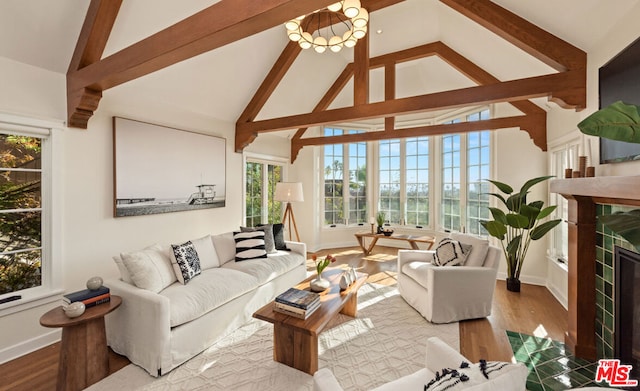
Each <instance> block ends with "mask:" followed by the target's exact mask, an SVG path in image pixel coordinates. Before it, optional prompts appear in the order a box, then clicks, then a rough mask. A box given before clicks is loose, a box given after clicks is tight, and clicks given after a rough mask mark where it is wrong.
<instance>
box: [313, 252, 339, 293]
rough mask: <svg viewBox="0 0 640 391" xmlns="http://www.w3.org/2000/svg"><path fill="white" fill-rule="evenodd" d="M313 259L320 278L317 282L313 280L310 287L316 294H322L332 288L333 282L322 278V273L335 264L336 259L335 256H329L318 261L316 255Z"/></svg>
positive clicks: (317, 278)
mask: <svg viewBox="0 0 640 391" xmlns="http://www.w3.org/2000/svg"><path fill="white" fill-rule="evenodd" d="M311 259H313V262H315V264H316V272H317V273H318V276H317V277H316V279H315V280H311V282H310V283H309V286H310V287H311V290H312V291H314V292H322V291H324V290H325V289H327V288H329V287H330V286H331V282H329V280H325V279H324V278H322V271H323V270H324V269H325V268H326V267H327V266H329V264H331V263H333V262H335V261H336V258H335V257H334V256H333V255H331V254H328V255H327V256H326V257H324V259H323V260H321V261H318V258H317V256H316V255H315V254H314V255H313V256H311Z"/></svg>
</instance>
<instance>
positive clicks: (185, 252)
mask: <svg viewBox="0 0 640 391" xmlns="http://www.w3.org/2000/svg"><path fill="white" fill-rule="evenodd" d="M171 249H172V251H171V254H170V255H171V264H172V265H173V271H174V272H175V273H176V277H177V278H178V281H179V282H180V283H181V284H186V283H188V282H189V281H191V280H192V279H193V277H195V276H197V275H199V274H200V272H201V271H202V269H201V268H200V258H198V252H197V251H196V247H195V246H194V245H193V243H192V242H191V241H190V240H189V241H187V242H185V243H182V244H172V245H171Z"/></svg>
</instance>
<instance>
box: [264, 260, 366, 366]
mask: <svg viewBox="0 0 640 391" xmlns="http://www.w3.org/2000/svg"><path fill="white" fill-rule="evenodd" d="M343 271H344V270H342V269H327V270H325V271H324V272H323V273H322V276H323V278H326V279H328V280H329V281H330V282H331V286H330V287H329V288H327V289H326V290H325V291H324V292H321V293H320V302H321V304H320V307H319V308H318V309H317V310H316V311H315V312H314V313H313V314H311V315H310V316H309V317H308V318H307V319H298V318H295V317H293V316H289V315H285V314H282V313H279V312H276V311H274V310H273V307H274V302H273V301H272V302H271V303H269V304H267V305H265V306H264V307H262V308H260V309H259V310H258V311H256V312H255V313H254V314H253V317H254V318H257V319H261V320H264V321H266V322H269V323H273V359H274V360H275V361H277V362H280V363H282V364H285V365H288V366H290V367H292V368H296V369H298V370H300V371H303V372H306V373H308V374H310V375H313V374H314V373H315V372H316V371H317V370H318V335H319V334H320V333H321V332H322V331H323V330H324V329H325V327H326V326H327V324H329V321H330V320H331V319H333V317H334V316H335V315H336V314H337V313H342V314H345V315H348V316H353V317H355V316H356V314H357V310H358V289H360V287H361V286H362V284H364V282H365V281H366V280H367V277H368V275H367V274H364V273H358V279H357V280H356V282H354V283H353V284H352V285H351V286H350V287H349V288H347V289H346V290H344V291H340V285H339V283H340V275H341V274H342V272H343ZM314 278H316V276H313V277H310V278H307V279H306V280H304V281H302V282H301V283H300V284H298V285H296V286H295V287H296V288H298V289H306V290H309V282H310V281H311V280H313V279H314Z"/></svg>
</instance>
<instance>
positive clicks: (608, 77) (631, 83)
mask: <svg viewBox="0 0 640 391" xmlns="http://www.w3.org/2000/svg"><path fill="white" fill-rule="evenodd" d="M598 76H599V77H598V80H599V83H598V85H599V90H600V108H603V107H606V106H608V105H610V104H611V103H614V102H616V101H619V100H621V101H623V102H624V103H627V104H634V105H638V106H640V38H639V39H637V40H636V41H635V42H633V43H632V44H631V45H629V46H628V47H627V48H626V49H624V50H623V51H622V52H620V53H619V54H618V55H617V56H615V57H614V58H613V59H611V60H610V61H609V62H608V63H606V64H605V65H604V66H602V67H601V68H600V71H599V74H598ZM629 160H640V144H634V143H626V142H622V141H616V140H608V139H604V138H601V139H600V163H617V162H624V161H629Z"/></svg>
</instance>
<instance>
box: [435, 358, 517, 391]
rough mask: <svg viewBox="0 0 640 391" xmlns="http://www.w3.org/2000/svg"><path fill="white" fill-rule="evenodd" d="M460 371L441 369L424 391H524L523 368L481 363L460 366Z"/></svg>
mask: <svg viewBox="0 0 640 391" xmlns="http://www.w3.org/2000/svg"><path fill="white" fill-rule="evenodd" d="M461 364H462V365H461V366H460V368H456V369H451V368H443V369H442V371H438V372H437V373H436V376H435V377H434V378H433V379H431V380H430V381H429V382H427V384H425V387H424V390H425V391H444V390H447V391H456V390H474V391H485V390H486V391H493V390H501V391H525V389H526V383H527V374H528V370H527V368H526V367H525V366H524V364H521V363H520V364H511V363H508V362H502V361H484V360H481V362H480V363H477V364H468V363H466V362H464V363H461Z"/></svg>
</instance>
